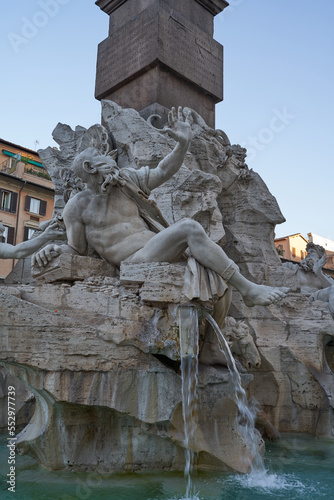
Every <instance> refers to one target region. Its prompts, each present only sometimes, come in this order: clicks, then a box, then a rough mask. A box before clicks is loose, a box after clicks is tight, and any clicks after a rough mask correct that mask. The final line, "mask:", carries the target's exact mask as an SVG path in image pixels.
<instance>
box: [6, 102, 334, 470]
mask: <svg viewBox="0 0 334 500" xmlns="http://www.w3.org/2000/svg"><path fill="white" fill-rule="evenodd" d="M193 118H194V123H193V126H192V127H193V139H192V143H191V146H190V149H189V151H188V153H187V156H186V159H185V162H184V165H183V167H182V168H181V170H180V171H179V173H178V174H176V176H175V178H174V179H173V180H171V181H168V182H167V183H166V184H164V185H163V186H162V187H160V188H159V189H157V190H155V191H154V193H153V195H154V199H155V200H156V201H157V203H158V205H159V207H160V209H161V211H162V213H163V214H164V216H165V218H166V219H167V220H168V222H170V223H172V222H176V221H178V220H180V219H181V218H183V217H192V218H194V219H196V220H197V221H199V222H200V223H201V224H202V225H203V227H204V228H205V230H206V231H207V233H208V234H209V235H210V237H211V238H212V239H213V240H214V241H216V242H218V243H220V244H223V245H224V249H225V250H226V252H227V253H228V255H229V257H231V258H232V259H233V260H234V261H235V262H237V264H238V265H239V266H240V268H241V271H242V272H243V274H244V275H245V276H246V277H247V278H249V279H251V280H253V281H256V282H258V283H266V284H270V285H282V284H284V285H287V286H290V287H291V289H292V292H291V293H290V294H289V295H288V297H287V298H286V299H283V301H282V302H281V303H279V304H275V305H271V306H269V307H261V306H256V307H254V308H252V309H249V308H247V307H246V306H245V305H244V303H243V302H242V301H241V299H240V296H239V294H238V292H234V295H233V302H232V307H231V309H230V313H229V315H230V316H232V317H233V318H234V319H236V320H243V321H244V324H245V325H247V327H248V330H249V333H250V335H252V337H253V340H254V341H255V343H256V346H257V350H258V353H259V355H260V358H261V359H260V361H261V364H260V366H259V363H255V364H257V365H258V366H259V367H258V368H251V369H250V370H249V372H250V373H251V375H252V377H251V376H249V375H247V374H244V375H243V382H244V384H245V386H246V385H248V392H249V395H251V396H254V397H255V398H256V399H257V400H258V401H259V402H260V404H261V405H262V406H263V407H264V410H265V411H266V413H267V414H268V415H269V418H270V419H271V422H272V423H273V424H274V425H275V427H276V428H277V429H278V430H279V431H281V432H284V431H296V432H307V433H313V434H314V433H315V434H319V435H324V436H328V437H330V436H333V434H334V432H333V428H334V412H333V406H334V375H333V373H332V367H331V366H329V364H328V363H327V360H326V356H325V354H324V349H325V345H327V344H328V343H330V342H332V341H333V339H334V322H333V319H332V317H331V315H330V313H329V311H328V305H327V304H325V303H323V302H320V301H314V302H310V301H309V299H308V298H307V297H306V296H305V295H303V294H302V293H301V291H300V288H299V284H298V282H297V280H296V277H295V275H294V274H293V272H291V271H290V270H289V269H284V268H283V267H282V265H281V263H280V260H279V257H278V255H277V252H276V250H275V247H274V238H273V236H274V229H275V224H277V223H280V222H283V220H284V219H283V216H282V214H281V212H280V209H279V207H278V205H277V202H276V200H275V198H274V197H273V196H272V195H271V194H270V192H269V191H268V189H267V187H266V185H265V184H264V182H263V181H262V179H261V178H260V177H259V176H258V174H256V173H255V172H253V171H252V170H250V169H249V168H248V167H247V165H246V164H245V155H246V151H245V150H244V149H242V148H241V147H240V146H235V145H232V146H231V145H230V143H229V141H228V138H227V137H226V135H225V134H224V133H223V132H222V131H215V130H212V129H210V128H209V127H207V126H206V124H205V123H204V122H203V120H202V119H201V118H200V117H199V116H198V115H196V113H194V114H193ZM102 122H103V124H104V125H105V127H106V128H107V129H108V130H109V132H110V133H111V134H112V136H113V140H114V141H115V145H117V148H118V152H119V162H118V163H119V165H120V167H126V166H135V165H137V166H143V165H149V166H150V167H155V166H156V165H157V164H158V162H159V161H160V160H161V159H162V157H164V156H165V155H166V154H167V153H169V152H170V151H171V150H172V148H173V146H174V144H173V140H172V139H171V138H169V137H167V136H166V135H162V134H160V132H159V131H158V130H157V129H155V128H154V127H153V126H152V125H150V123H148V122H145V121H144V120H143V119H142V118H140V117H139V115H138V114H137V113H136V112H135V111H134V110H128V109H126V110H123V109H121V108H120V107H119V106H117V105H116V104H114V103H111V102H109V101H105V102H103V118H102ZM84 136H85V130H84V129H83V128H81V127H78V128H77V129H76V131H72V130H71V129H70V127H68V126H66V125H58V126H57V128H56V130H55V138H56V140H57V141H58V143H59V145H60V150H54V149H51V148H48V149H47V150H44V151H42V152H40V156H41V158H42V161H43V163H44V165H45V166H46V167H47V169H48V171H49V173H50V174H51V176H52V179H53V181H54V183H55V185H56V193H57V202H56V212H57V213H60V212H61V209H62V207H63V206H64V201H63V191H64V180H65V181H66V179H67V181H68V185H70V186H71V188H73V179H71V175H70V166H71V162H72V160H73V158H74V156H75V154H76V152H77V150H78V148H79V147H80V143H81V142H82V141H84ZM76 187H77V188H78V189H80V186H76ZM67 257H68V258H69V257H70V256H64V255H62V256H61V257H60V260H61V259H62V258H63V259H65V260H66V258H67ZM80 259H83V260H85V259H90V257H84V258H80ZM60 260H59V261H57V262H56V263H55V265H54V266H53V267H52V268H51V269H49V275H48V277H47V276H46V275H44V278H43V276H36V279H37V280H38V281H37V282H36V283H34V284H30V285H17V286H16V287H15V288H14V287H13V288H10V287H5V286H4V287H2V288H1V289H0V292H2V293H1V295H0V298H1V311H2V313H3V315H2V320H1V349H2V357H1V359H2V360H3V361H4V366H6V368H7V369H8V370H9V371H10V372H11V373H13V374H14V375H16V376H18V377H19V378H20V379H21V380H23V381H24V383H25V384H26V386H27V387H29V388H30V389H31V390H32V391H33V392H34V394H35V396H36V401H37V403H36V404H37V410H36V412H35V414H34V417H33V419H32V421H31V424H30V425H29V426H28V427H27V428H26V430H24V431H23V433H22V434H21V436H20V440H21V448H22V449H23V450H24V449H25V450H26V451H28V452H30V453H33V454H34V455H35V456H36V457H37V458H38V460H39V461H40V462H41V463H43V464H44V465H46V466H48V467H51V468H64V467H76V468H83V469H85V468H87V469H88V468H95V469H98V470H115V469H117V470H126V469H127V470H137V469H144V468H147V469H152V468H156V469H179V468H182V464H183V460H184V458H183V449H182V446H183V427H182V415H181V381H180V374H179V346H178V336H177V326H176V322H175V306H176V304H178V303H180V302H181V303H183V302H186V298H185V297H184V295H183V275H184V265H185V264H183V263H179V264H176V265H170V264H168V265H164V264H157V265H154V266H153V267H152V269H151V270H148V269H145V266H144V267H140V265H139V266H137V268H136V267H131V266H130V265H126V266H123V267H122V270H121V274H120V275H118V272H117V271H116V270H115V269H114V268H111V267H110V266H107V264H106V263H104V262H103V263H101V261H98V263H96V262H95V264H92V261H91V262H90V263H89V262H88V261H85V262H84V263H83V265H82V266H81V267H82V269H84V272H82V274H80V273H79V270H80V260H79V261H77V260H75V259H74V260H71V259H70V260H67V261H66V262H65V261H63V262H60ZM90 266H96V267H94V269H95V271H92V275H91V276H88V275H87V274H85V273H86V271H87V269H89V268H92V267H90ZM153 268H154V269H153ZM157 277H158V278H157ZM43 279H44V282H43ZM8 292H10V293H12V295H10V294H9V293H8ZM55 311H56V312H55ZM201 331H202V333H204V331H203V329H202V330H201ZM202 340H203V339H202ZM211 341H212V342H214V340H212V339H211V340H210V342H211ZM201 346H202V344H201ZM211 348H212V349H213V351H214V352H216V351H217V350H215V349H214V347H212V346H211V347H210V349H211ZM205 362H206V365H205V366H204V365H202V364H201V365H200V396H199V397H200V404H199V408H200V410H199V415H198V428H197V433H196V436H195V440H194V442H193V443H191V447H192V448H193V449H194V450H196V451H198V452H199V465H200V467H202V468H210V469H212V468H214V467H219V468H223V467H226V466H228V467H232V468H235V469H237V470H243V471H245V470H247V463H246V462H245V460H244V458H243V457H244V456H245V457H246V456H247V452H245V446H244V443H243V441H242V439H241V437H240V435H239V432H238V425H239V424H238V422H237V419H236V407H235V404H234V403H233V402H232V401H231V393H232V388H231V387H230V382H229V376H228V372H227V370H226V367H223V360H221V359H219V358H218V359H217V357H215V359H213V360H212V364H213V365H214V366H208V364H209V365H210V363H208V360H207V357H206V360H205ZM251 378H252V380H251V381H250V379H251ZM111 450H113V451H112V452H111Z"/></svg>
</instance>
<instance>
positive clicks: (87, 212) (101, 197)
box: [64, 186, 155, 266]
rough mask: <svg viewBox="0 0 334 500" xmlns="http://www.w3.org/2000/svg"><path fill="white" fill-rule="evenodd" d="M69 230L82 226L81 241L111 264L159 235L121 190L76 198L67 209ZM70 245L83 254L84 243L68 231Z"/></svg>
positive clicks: (117, 263)
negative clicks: (73, 226)
mask: <svg viewBox="0 0 334 500" xmlns="http://www.w3.org/2000/svg"><path fill="white" fill-rule="evenodd" d="M64 220H65V223H66V227H67V228H71V225H73V224H75V222H76V221H77V222H79V223H81V225H82V231H81V236H80V238H81V240H82V238H85V240H86V242H88V244H89V245H90V246H91V247H92V248H93V249H94V250H95V251H96V252H97V253H98V254H99V255H101V257H103V258H104V259H106V260H107V261H108V262H110V263H111V264H115V265H117V266H119V264H120V262H121V261H122V260H125V259H127V258H128V257H129V256H130V255H132V254H133V253H135V252H136V251H137V250H140V249H141V248H143V247H144V246H145V244H146V243H147V242H148V241H149V240H150V239H151V238H152V237H153V236H154V235H155V233H154V232H152V231H150V230H149V229H148V226H147V224H146V223H145V222H144V220H143V219H142V218H141V217H140V215H139V212H138V207H137V205H136V203H135V202H134V201H133V200H132V199H130V198H129V197H128V196H126V195H125V194H124V193H123V192H122V191H121V189H119V188H118V187H117V186H116V187H112V188H111V190H110V191H109V193H108V194H96V193H94V192H93V191H91V190H89V189H86V190H85V191H82V192H81V193H78V194H77V195H76V196H75V197H74V198H72V199H71V200H70V201H69V202H68V204H67V205H66V207H65V209H64ZM68 234H69V240H68V243H69V245H70V246H71V247H73V248H74V249H75V250H77V251H78V252H79V253H80V248H82V244H83V242H82V241H80V242H79V241H76V238H75V235H78V232H77V231H73V238H72V237H71V231H70V230H68Z"/></svg>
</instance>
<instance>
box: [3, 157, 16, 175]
mask: <svg viewBox="0 0 334 500" xmlns="http://www.w3.org/2000/svg"><path fill="white" fill-rule="evenodd" d="M16 164H17V160H15V159H14V158H8V159H7V160H5V161H3V162H2V163H0V172H3V173H5V174H12V173H13V172H14V171H15V168H16Z"/></svg>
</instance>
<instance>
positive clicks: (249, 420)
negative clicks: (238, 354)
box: [201, 310, 266, 476]
mask: <svg viewBox="0 0 334 500" xmlns="http://www.w3.org/2000/svg"><path fill="white" fill-rule="evenodd" d="M201 312H202V315H203V316H204V317H205V318H206V319H207V321H208V323H210V325H211V326H212V328H213V330H214V331H215V333H216V335H217V339H218V345H219V349H220V350H221V351H222V352H223V353H224V354H225V357H226V360H227V367H228V369H229V372H230V375H231V379H232V382H233V385H234V401H235V403H236V405H237V407H238V410H239V416H238V422H239V432H240V434H241V435H242V437H243V439H244V442H245V444H246V446H247V448H248V451H249V454H250V458H249V468H250V473H251V475H253V476H258V475H260V476H261V475H264V474H266V469H265V466H264V462H263V458H262V455H261V453H260V452H259V449H258V445H257V443H258V437H257V436H258V434H257V431H256V430H255V419H256V408H252V407H251V406H250V405H249V404H248V400H247V395H246V392H245V390H244V388H243V387H242V385H241V377H240V373H239V371H238V369H237V367H236V364H235V361H234V358H233V356H232V353H231V350H230V347H229V345H228V343H227V341H226V339H225V337H224V335H223V334H222V332H221V330H220V328H219V326H218V325H217V323H216V321H215V320H214V319H213V317H212V316H211V314H209V313H208V312H207V311H205V310H202V311H201Z"/></svg>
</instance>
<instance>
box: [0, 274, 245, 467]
mask: <svg viewBox="0 0 334 500" xmlns="http://www.w3.org/2000/svg"><path fill="white" fill-rule="evenodd" d="M134 281H135V280H134ZM138 281H140V279H137V282H138ZM142 286H145V281H144V283H143V284H142ZM4 288H5V287H4ZM116 290H117V291H118V292H116ZM139 290H140V285H139V284H137V285H135V284H132V285H131V286H130V285H129V284H127V285H125V286H123V285H121V284H120V283H119V282H118V281H117V280H116V279H115V278H108V277H107V278H103V277H100V278H98V277H96V278H92V279H90V280H89V279H88V280H86V281H83V282H78V283H75V284H72V285H70V284H68V283H63V284H60V283H59V284H56V283H54V284H39V285H36V286H32V285H25V286H21V287H18V291H17V293H15V294H14V293H13V290H12V289H11V292H12V294H11V295H7V294H1V295H0V301H1V303H0V307H1V310H2V312H3V318H2V330H1V336H0V341H1V346H0V348H1V352H2V355H1V358H2V360H3V361H2V362H3V365H4V366H5V367H6V368H7V369H8V371H9V372H10V373H11V374H13V375H14V376H16V377H17V378H19V379H20V380H21V381H22V382H23V383H24V384H25V386H26V387H27V388H29V389H30V390H31V391H32V392H33V393H34V395H35V397H36V409H35V413H34V415H33V418H32V420H31V422H30V423H29V425H28V426H27V427H26V428H25V429H24V430H23V431H22V432H21V434H20V435H19V437H18V442H17V444H18V446H19V448H20V449H21V451H22V452H29V453H31V454H33V455H34V456H35V457H36V458H37V459H38V460H39V461H40V462H41V463H42V464H43V465H45V466H48V467H51V468H54V469H58V468H74V469H80V470H82V469H83V470H86V469H92V468H93V469H95V470H100V471H107V470H127V469H128V470H139V469H140V470H143V469H161V468H164V469H169V470H175V469H176V470H177V469H180V468H182V467H183V465H184V456H183V453H182V448H183V441H184V435H183V421H182V411H181V378H180V374H179V367H178V365H175V364H173V363H171V362H169V366H168V363H165V364H163V363H162V362H161V361H160V359H165V360H168V358H167V357H165V358H164V357H163V358H159V359H157V358H155V357H154V356H153V355H152V353H153V354H159V355H160V356H161V354H163V355H164V356H169V357H170V358H171V359H179V357H180V354H179V344H178V335H177V328H176V324H175V317H176V311H175V310H173V308H172V309H170V310H168V309H166V308H161V306H160V308H157V307H155V308H153V307H152V306H151V307H148V306H146V305H145V304H144V303H143V302H142V301H141V299H140V293H139V294H138V292H139ZM19 296H21V297H22V298H19ZM37 304H38V305H37ZM50 306H51V307H50ZM55 307H57V309H54V308H55ZM165 307H166V306H165ZM249 380H250V379H249V377H247V376H245V377H244V378H243V381H244V383H245V384H248V383H249ZM233 390H234V389H233V387H232V386H231V381H230V380H229V376H228V372H227V370H226V369H225V370H224V369H221V370H220V371H217V370H212V371H211V368H209V367H207V368H203V369H202V370H201V372H200V389H199V392H200V401H201V407H202V409H201V410H200V411H199V415H198V418H199V422H200V425H199V427H198V435H197V436H196V437H195V439H194V442H193V443H191V447H192V449H194V450H195V451H198V452H200V454H201V459H200V467H202V468H204V469H205V468H206V467H208V466H209V464H210V463H211V462H212V461H213V462H215V463H216V467H218V468H220V469H221V470H223V469H226V467H231V468H235V469H237V470H240V471H245V470H247V469H248V466H249V462H248V461H247V460H246V458H245V461H243V459H240V458H239V457H238V455H237V453H239V452H240V451H242V450H243V449H244V442H243V440H242V438H241V435H240V433H239V432H238V424H237V421H236V413H237V410H236V406H235V404H234V403H232V402H229V403H227V401H229V400H230V398H231V394H233ZM211 394H212V395H214V397H213V398H212V397H211ZM224 402H225V403H224ZM217 405H218V406H217ZM213 415H216V416H217V419H216V424H215V429H216V430H215V432H216V434H215V435H214V436H213V435H212V432H211V427H210V426H209V427H207V426H206V425H205V422H206V421H207V419H208V418H209V419H212V418H213ZM218 415H219V418H218ZM92 422H95V426H96V431H95V432H94V435H93V436H90V434H89V427H90V426H91V425H92ZM117 429H118V430H117ZM231 432H232V435H233V443H232V441H230V437H231V434H230V433H231ZM108 436H110V439H111V441H110V439H109V438H108ZM69 442H70V443H71V446H69V444H68V443H69ZM110 442H112V443H114V445H115V449H116V450H117V451H116V452H115V453H110V449H111V448H110ZM149 450H151V451H152V452H150V451H149ZM242 456H243V457H247V453H246V454H245V453H243V455H242Z"/></svg>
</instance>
